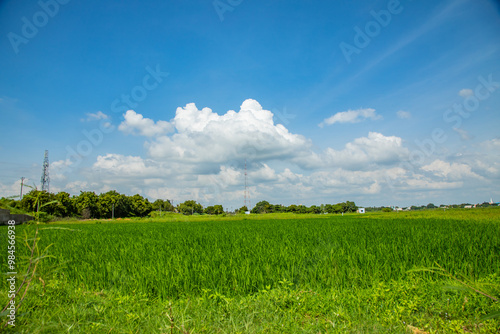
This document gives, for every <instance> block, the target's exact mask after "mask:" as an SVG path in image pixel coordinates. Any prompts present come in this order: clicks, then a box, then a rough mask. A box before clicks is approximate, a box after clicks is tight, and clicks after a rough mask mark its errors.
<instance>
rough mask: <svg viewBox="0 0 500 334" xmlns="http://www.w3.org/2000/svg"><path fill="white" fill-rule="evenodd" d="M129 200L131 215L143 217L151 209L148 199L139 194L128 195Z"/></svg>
mask: <svg viewBox="0 0 500 334" xmlns="http://www.w3.org/2000/svg"><path fill="white" fill-rule="evenodd" d="M129 200H130V209H131V214H132V216H135V217H145V216H147V215H148V214H149V213H150V212H151V211H152V210H153V206H152V205H151V203H150V202H149V200H148V199H147V198H144V197H142V196H141V195H139V194H136V195H134V196H132V197H129Z"/></svg>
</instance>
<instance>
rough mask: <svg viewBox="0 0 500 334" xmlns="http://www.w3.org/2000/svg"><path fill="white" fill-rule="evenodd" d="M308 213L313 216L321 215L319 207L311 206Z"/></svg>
mask: <svg viewBox="0 0 500 334" xmlns="http://www.w3.org/2000/svg"><path fill="white" fill-rule="evenodd" d="M309 213H314V214H318V213H321V208H320V207H319V206H316V205H312V206H311V207H310V208H309Z"/></svg>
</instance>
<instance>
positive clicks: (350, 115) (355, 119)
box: [319, 108, 383, 128]
mask: <svg viewBox="0 0 500 334" xmlns="http://www.w3.org/2000/svg"><path fill="white" fill-rule="evenodd" d="M382 118H383V117H382V116H381V115H378V114H377V113H376V112H375V109H373V108H366V109H356V110H347V111H342V112H338V113H336V114H335V115H333V116H330V117H328V118H326V119H325V120H324V121H323V122H321V123H320V124H319V127H320V128H322V127H323V126H325V125H332V124H335V123H359V122H361V121H364V120H365V119H371V120H372V121H375V120H378V119H382Z"/></svg>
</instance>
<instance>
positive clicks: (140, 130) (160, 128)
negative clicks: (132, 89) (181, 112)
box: [118, 110, 173, 137]
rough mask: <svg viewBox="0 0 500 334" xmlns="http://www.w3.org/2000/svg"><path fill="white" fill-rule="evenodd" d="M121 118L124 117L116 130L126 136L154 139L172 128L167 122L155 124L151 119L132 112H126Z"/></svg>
mask: <svg viewBox="0 0 500 334" xmlns="http://www.w3.org/2000/svg"><path fill="white" fill-rule="evenodd" d="M123 117H125V120H124V121H123V122H122V123H121V124H120V126H119V127H118V130H120V131H123V132H124V133H127V134H137V135H141V136H145V137H154V136H160V135H164V134H166V133H168V132H171V131H172V130H173V126H172V125H171V124H170V123H169V122H166V121H158V122H156V123H155V121H153V120H152V119H150V118H144V117H143V116H142V115H141V114H138V113H136V112H135V111H133V110H127V112H126V113H125V114H124V115H123Z"/></svg>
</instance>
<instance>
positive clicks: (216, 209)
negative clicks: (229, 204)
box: [214, 204, 224, 215]
mask: <svg viewBox="0 0 500 334" xmlns="http://www.w3.org/2000/svg"><path fill="white" fill-rule="evenodd" d="M223 213H224V208H223V207H222V205H220V204H216V205H214V214H216V215H221V214H223Z"/></svg>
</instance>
